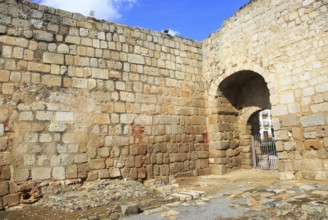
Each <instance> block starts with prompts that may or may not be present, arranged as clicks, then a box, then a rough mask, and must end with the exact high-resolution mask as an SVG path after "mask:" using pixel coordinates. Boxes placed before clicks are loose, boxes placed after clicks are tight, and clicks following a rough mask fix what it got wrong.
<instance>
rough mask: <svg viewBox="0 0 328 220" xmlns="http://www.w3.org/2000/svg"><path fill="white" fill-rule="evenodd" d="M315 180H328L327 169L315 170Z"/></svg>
mask: <svg viewBox="0 0 328 220" xmlns="http://www.w3.org/2000/svg"><path fill="white" fill-rule="evenodd" d="M315 180H321V181H328V171H317V172H315Z"/></svg>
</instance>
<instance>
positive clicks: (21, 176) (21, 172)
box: [13, 169, 29, 181]
mask: <svg viewBox="0 0 328 220" xmlns="http://www.w3.org/2000/svg"><path fill="white" fill-rule="evenodd" d="M13 178H14V181H26V180H27V179H28V178H29V171H28V169H14V176H13Z"/></svg>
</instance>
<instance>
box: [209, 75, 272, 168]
mask: <svg viewBox="0 0 328 220" xmlns="http://www.w3.org/2000/svg"><path fill="white" fill-rule="evenodd" d="M216 100H217V112H216V113H215V114H216V118H217V120H216V122H217V125H218V129H217V131H216V130H215V129H214V132H213V134H212V140H213V141H212V144H211V145H210V150H212V151H215V154H213V153H212V154H211V151H210V163H212V167H215V168H214V169H213V168H212V172H213V170H214V172H213V173H215V174H220V173H221V174H222V173H225V172H230V171H232V170H235V169H238V168H246V169H250V168H252V167H253V166H254V162H253V150H252V143H253V142H252V137H253V136H254V135H256V134H261V133H262V135H266V136H268V135H267V134H270V135H271V134H272V133H273V130H272V129H271V127H270V129H269V130H268V129H267V128H265V129H266V130H265V129H264V126H263V125H264V124H263V122H264V120H263V117H262V116H264V115H265V114H267V113H268V112H270V109H271V103H270V92H269V89H268V86H267V83H266V82H265V80H264V78H263V77H262V76H261V75H260V74H258V73H256V72H253V71H249V70H243V71H239V72H236V73H234V74H232V75H230V76H228V77H227V78H225V79H224V80H223V81H222V82H221V83H220V84H219V86H218V90H217V96H216ZM212 117H214V116H212ZM261 117H262V119H261ZM261 123H262V124H261ZM269 123H270V126H271V122H269ZM266 124H267V122H266V121H265V125H266ZM217 155H221V157H222V155H225V156H226V157H225V158H220V159H218V158H216V157H217ZM218 167H219V168H218ZM217 170H219V171H220V172H216V171H217Z"/></svg>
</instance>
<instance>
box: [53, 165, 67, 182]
mask: <svg viewBox="0 0 328 220" xmlns="http://www.w3.org/2000/svg"><path fill="white" fill-rule="evenodd" d="M52 177H53V178H54V179H58V180H63V179H65V177H66V175H65V168H64V167H54V168H52Z"/></svg>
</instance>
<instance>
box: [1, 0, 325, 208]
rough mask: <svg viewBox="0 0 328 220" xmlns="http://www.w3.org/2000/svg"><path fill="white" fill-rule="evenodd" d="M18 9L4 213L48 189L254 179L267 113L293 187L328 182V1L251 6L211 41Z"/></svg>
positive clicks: (261, 0)
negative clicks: (254, 143) (250, 171)
mask: <svg viewBox="0 0 328 220" xmlns="http://www.w3.org/2000/svg"><path fill="white" fill-rule="evenodd" d="M19 2H20V3H17V2H16V1H15V0H6V1H4V0H0V112H1V114H0V209H3V208H4V207H7V206H13V205H16V204H18V203H20V202H21V201H20V200H21V199H24V198H22V196H21V195H22V194H21V193H20V192H21V191H22V190H23V191H24V190H25V191H26V189H29V191H28V193H33V192H34V191H37V189H35V187H34V185H33V184H34V183H35V182H41V181H64V182H65V181H71V180H72V181H74V180H77V179H81V180H95V179H106V178H129V179H146V178H153V177H157V178H162V179H164V180H165V181H168V180H169V178H170V177H174V176H178V175H202V174H209V173H210V172H212V173H213V174H224V173H226V172H229V171H232V170H234V169H238V168H251V167H252V158H251V157H252V153H251V147H250V134H251V129H252V128H251V126H252V124H253V125H254V124H256V122H254V120H253V119H254V114H256V113H257V112H259V111H260V110H263V109H267V108H271V109H272V115H273V123H274V129H275V138H276V146H277V150H278V156H279V159H280V163H279V170H280V171H281V174H282V178H284V179H293V178H299V179H302V178H304V179H315V180H327V179H328V151H327V150H328V104H327V103H328V74H327V71H328V26H327V23H328V13H327V10H328V1H327V0H322V1H315V0H306V1H301V0H291V1H288V2H286V1H280V0H277V1H273V0H253V1H251V2H250V3H248V4H247V5H246V6H244V7H243V8H241V9H240V10H239V11H237V12H236V14H235V15H234V16H232V17H231V18H230V19H228V20H227V21H226V22H225V23H224V24H223V27H222V28H221V29H220V30H218V31H217V32H215V33H213V34H212V35H211V36H210V37H209V38H208V39H206V40H205V41H204V42H203V43H199V42H196V41H193V40H189V39H185V38H180V37H172V36H170V35H166V34H162V33H158V32H154V31H150V30H145V29H140V28H134V27H127V26H123V25H119V24H114V23H109V22H105V21H98V20H95V19H93V18H86V17H84V16H82V15H80V14H76V13H70V12H66V11H63V10H58V9H54V8H49V7H46V6H41V5H38V4H35V3H31V2H27V1H19ZM246 82H247V83H246ZM255 121H256V120H255ZM28 182H30V183H31V185H28V186H26V185H24V184H25V183H28Z"/></svg>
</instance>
